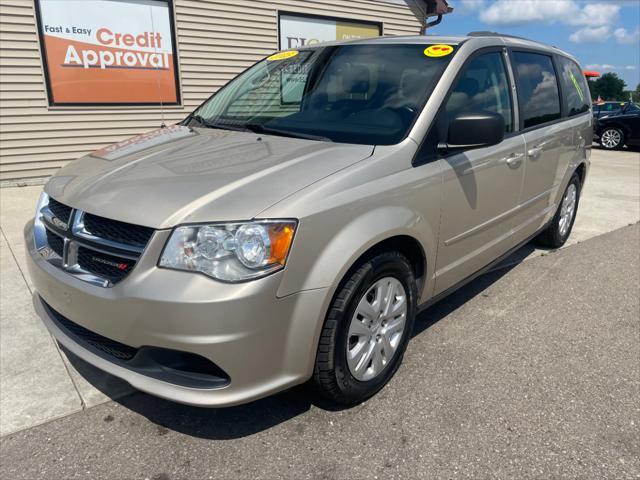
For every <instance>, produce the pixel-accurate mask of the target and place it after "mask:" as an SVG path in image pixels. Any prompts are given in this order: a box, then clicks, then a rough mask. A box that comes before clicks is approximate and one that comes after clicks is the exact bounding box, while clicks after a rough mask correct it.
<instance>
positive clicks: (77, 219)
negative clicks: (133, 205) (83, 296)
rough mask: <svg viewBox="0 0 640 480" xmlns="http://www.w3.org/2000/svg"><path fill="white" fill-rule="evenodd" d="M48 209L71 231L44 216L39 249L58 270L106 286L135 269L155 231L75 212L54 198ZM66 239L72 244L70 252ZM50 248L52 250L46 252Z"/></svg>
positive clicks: (39, 236) (39, 226)
mask: <svg viewBox="0 0 640 480" xmlns="http://www.w3.org/2000/svg"><path fill="white" fill-rule="evenodd" d="M48 208H49V210H50V212H51V213H52V214H53V215H54V216H55V217H56V218H58V219H59V220H61V221H64V222H66V223H67V225H69V228H68V229H66V230H64V231H63V230H61V229H60V227H59V226H58V225H57V224H54V223H53V222H52V221H51V220H50V218H49V217H48V216H47V215H42V216H41V217H40V224H39V225H38V222H36V229H38V228H40V229H42V230H44V231H40V233H39V234H37V235H34V236H35V238H36V247H37V249H38V250H40V251H41V252H42V255H43V256H44V257H45V258H46V259H47V261H49V262H51V263H54V264H55V265H56V266H57V267H58V268H62V269H64V270H66V271H67V272H68V273H69V274H71V275H76V276H78V277H79V278H80V279H82V280H84V281H86V282H90V283H92V284H94V285H98V286H102V287H110V286H112V285H114V284H116V283H118V282H119V281H121V280H122V279H124V278H125V277H126V276H127V275H128V274H129V273H130V272H131V270H133V267H134V266H135V265H136V263H137V261H138V259H139V258H140V255H141V252H142V251H143V250H144V248H145V247H146V246H147V243H148V242H149V240H150V238H151V236H152V235H153V232H154V230H153V229H152V228H149V227H143V226H140V225H132V224H130V223H125V222H119V221H117V220H112V219H109V218H104V217H99V216H97V215H93V214H91V213H86V212H83V211H82V210H75V209H72V208H70V207H68V206H66V205H63V204H62V203H60V202H58V201H56V200H54V199H52V198H49V204H48ZM65 239H66V240H67V241H68V245H69V247H68V248H66V249H65V243H64V242H65ZM45 242H46V243H45ZM46 246H48V247H49V248H48V249H45V248H44V247H46ZM48 251H53V252H55V253H56V254H57V256H59V257H60V258H62V262H60V260H59V259H55V258H51V257H50V255H49V254H48Z"/></svg>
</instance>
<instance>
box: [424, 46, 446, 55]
mask: <svg viewBox="0 0 640 480" xmlns="http://www.w3.org/2000/svg"><path fill="white" fill-rule="evenodd" d="M451 52H453V47H452V46H451V45H431V46H430V47H427V48H425V49H424V54H425V55H426V56H427V57H433V58H438V57H446V56H447V55H449V54H450V53H451Z"/></svg>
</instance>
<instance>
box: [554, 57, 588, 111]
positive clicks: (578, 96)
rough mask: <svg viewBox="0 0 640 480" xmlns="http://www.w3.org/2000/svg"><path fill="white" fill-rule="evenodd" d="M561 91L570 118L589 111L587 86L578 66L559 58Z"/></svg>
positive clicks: (566, 59)
mask: <svg viewBox="0 0 640 480" xmlns="http://www.w3.org/2000/svg"><path fill="white" fill-rule="evenodd" d="M558 63H559V65H558V66H559V68H560V78H561V79H562V90H563V92H564V94H565V96H566V99H567V110H568V114H569V116H570V117H572V116H574V115H579V114H581V113H584V112H587V111H588V110H589V86H588V85H587V81H586V79H585V78H584V74H583V73H582V72H581V71H580V68H579V67H578V65H576V64H575V62H573V61H572V60H569V59H568V58H564V57H559V59H558Z"/></svg>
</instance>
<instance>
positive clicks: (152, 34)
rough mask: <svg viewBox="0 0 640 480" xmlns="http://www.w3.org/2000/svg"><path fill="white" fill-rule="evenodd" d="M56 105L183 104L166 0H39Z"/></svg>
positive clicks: (43, 43) (47, 68)
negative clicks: (181, 102)
mask: <svg viewBox="0 0 640 480" xmlns="http://www.w3.org/2000/svg"><path fill="white" fill-rule="evenodd" d="M36 6H37V14H38V28H39V33H40V42H41V50H42V56H43V64H44V67H45V76H46V82H47V90H48V94H49V103H50V104H51V105H159V104H164V105H171V104H173V105H175V104H179V103H180V94H179V88H178V74H177V71H178V69H177V65H176V49H175V38H174V32H173V13H172V11H171V5H170V2H168V1H163V0H117V1H113V0H83V1H76V0H37V1H36Z"/></svg>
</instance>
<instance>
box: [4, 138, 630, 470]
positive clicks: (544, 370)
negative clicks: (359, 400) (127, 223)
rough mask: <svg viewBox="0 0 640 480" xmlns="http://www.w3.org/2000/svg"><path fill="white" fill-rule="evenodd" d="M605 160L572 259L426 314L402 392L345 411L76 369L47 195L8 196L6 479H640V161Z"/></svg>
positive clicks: (533, 261) (471, 289) (300, 400)
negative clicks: (161, 386) (46, 279)
mask: <svg viewBox="0 0 640 480" xmlns="http://www.w3.org/2000/svg"><path fill="white" fill-rule="evenodd" d="M592 162H593V165H592V170H591V173H590V177H589V179H588V183H587V187H586V188H585V192H584V196H583V198H582V201H581V205H580V210H579V213H578V218H577V221H576V225H575V229H574V232H573V235H572V238H571V244H570V245H569V246H567V247H565V248H563V249H561V250H559V251H555V252H548V251H539V250H535V249H534V248H533V247H531V246H527V247H525V248H523V249H522V250H521V251H520V252H518V254H517V255H515V256H514V257H513V258H512V259H511V260H510V261H509V262H506V263H505V264H504V266H503V268H500V269H498V270H495V271H493V272H491V273H490V274H487V275H485V276H483V277H481V278H479V279H477V280H476V281H474V282H473V283H472V284H470V285H469V286H467V287H465V288H464V289H462V290H461V291H459V292H457V293H456V294H454V295H453V296H451V297H449V298H447V299H445V300H444V301H442V302H440V303H439V304H437V305H435V306H434V307H432V308H431V309H429V310H427V311H426V312H424V313H423V314H421V316H420V317H419V319H418V321H417V324H416V330H415V332H414V338H413V340H412V342H411V343H410V345H409V349H408V351H407V354H406V356H405V361H404V365H403V366H402V367H401V369H400V370H399V372H398V374H397V375H396V376H395V378H394V379H393V380H392V382H391V383H390V384H389V385H388V386H387V387H386V388H385V389H384V390H383V391H381V392H380V393H379V394H378V395H377V396H376V397H375V398H373V399H371V400H370V401H368V402H366V403H365V404H363V405H360V406H358V407H355V408H353V409H349V410H342V411H339V410H338V411H336V410H332V409H330V408H327V406H326V405H324V404H322V403H318V402H315V401H314V400H313V398H312V397H311V396H309V395H308V394H307V392H306V391H305V390H304V388H296V389H293V390H291V391H288V392H284V393H282V394H279V395H276V396H273V397H270V398H267V399H264V400H260V401H258V402H254V403H252V404H249V405H245V406H241V407H235V408H230V409H221V410H205V409H197V408H191V407H185V406H180V405H177V404H173V403H170V402H166V401H163V400H159V399H156V398H153V397H150V396H148V395H144V394H141V393H135V392H133V393H132V392H131V390H130V389H129V388H128V387H127V386H126V385H125V384H123V382H119V381H117V380H116V379H113V378H112V377H107V376H105V375H101V374H100V373H99V372H96V371H95V370H94V369H93V368H92V367H90V366H88V365H86V364H84V363H83V362H82V361H80V360H79V359H76V358H73V357H72V356H69V358H67V357H66V356H65V355H64V353H61V352H59V351H58V350H57V348H56V346H55V345H54V344H53V341H52V340H51V338H50V337H49V336H48V335H47V333H46V331H44V329H43V328H42V327H41V325H40V324H39V322H38V321H37V319H35V318H34V315H33V313H32V312H31V309H30V305H29V304H28V297H29V288H30V287H29V282H28V278H27V277H26V276H25V272H24V270H23V261H22V257H21V255H24V251H23V250H21V248H22V247H21V243H20V237H19V233H20V231H19V229H18V227H20V228H21V224H23V223H24V221H26V219H27V218H28V216H29V215H30V214H31V210H32V209H33V205H34V204H35V197H36V196H37V192H38V190H39V189H38V188H37V187H28V188H23V189H2V191H0V194H1V195H2V224H1V228H2V280H1V285H2V323H1V324H0V327H1V328H2V332H1V333H2V335H1V336H0V337H1V341H2V345H1V347H2V348H1V349H0V354H1V360H2V362H1V368H0V387H1V388H0V400H1V402H0V407H1V408H0V417H2V418H0V420H1V423H2V433H3V435H4V436H3V437H2V439H0V476H2V478H12V479H14V478H15V479H20V478H24V479H36V478H43V479H44V478H46V479H58V478H64V479H67V478H133V479H154V480H168V479H172V480H175V479H187V478H205V479H206V478H252V479H253V478H292V479H294V478H295V479H301V478H319V479H321V478H324V479H333V478H336V479H337V478H353V479H360V478H380V479H386V478H615V479H618V478H620V479H622V478H640V400H639V399H640V301H639V293H640V225H639V224H638V223H637V222H638V221H639V219H640V154H638V153H637V152H629V151H624V152H604V151H601V150H594V153H593V156H592ZM28 202H31V204H28V205H27V203H28ZM19 224H20V225H19Z"/></svg>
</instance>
